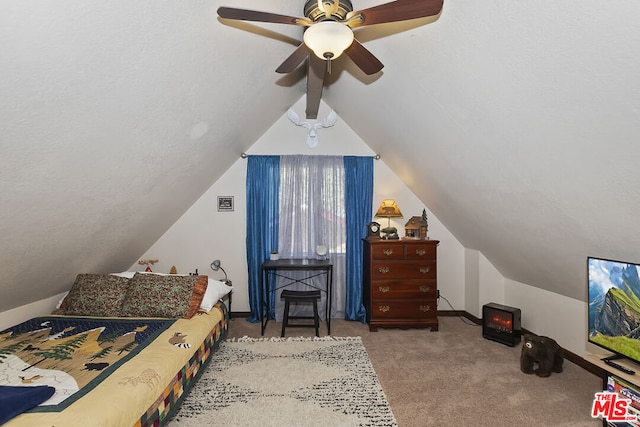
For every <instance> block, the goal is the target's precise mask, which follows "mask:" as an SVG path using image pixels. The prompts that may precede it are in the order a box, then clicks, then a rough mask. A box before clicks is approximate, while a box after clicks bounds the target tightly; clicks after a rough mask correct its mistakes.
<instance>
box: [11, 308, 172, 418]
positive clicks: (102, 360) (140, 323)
mask: <svg viewBox="0 0 640 427" xmlns="http://www.w3.org/2000/svg"><path fill="white" fill-rule="evenodd" d="M174 322H175V320H174V319H110V318H84V317H54V316H51V317H37V318H34V319H31V320H28V321H26V322H24V323H21V324H19V325H16V326H14V327H12V328H9V329H7V330H5V331H2V332H0V384H2V385H11V386H24V385H48V386H51V387H55V389H56V391H55V393H54V395H53V396H52V397H51V398H50V399H48V400H47V401H45V402H44V403H42V404H41V405H40V406H38V407H36V408H34V409H31V411H61V410H63V409H64V408H66V407H68V406H69V405H70V404H72V403H73V402H75V401H76V400H77V399H78V398H80V397H82V396H83V395H84V394H86V393H87V392H89V391H90V390H91V389H93V388H94V387H95V386H96V385H98V384H99V383H100V382H101V381H102V380H103V379H104V378H106V377H107V376H108V375H109V374H111V372H113V371H114V370H115V369H117V367H118V366H120V365H121V364H122V363H124V362H126V361H127V360H129V359H130V358H131V357H133V356H134V355H136V354H137V353H138V352H140V350H142V349H143V348H145V347H146V346H147V345H148V344H149V343H150V342H152V341H153V340H154V339H155V338H156V337H157V336H158V335H159V334H160V333H161V332H163V331H164V330H165V329H167V328H168V327H169V326H171V324H173V323H174Z"/></svg>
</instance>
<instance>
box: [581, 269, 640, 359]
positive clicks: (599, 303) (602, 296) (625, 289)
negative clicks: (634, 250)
mask: <svg viewBox="0 0 640 427" xmlns="http://www.w3.org/2000/svg"><path fill="white" fill-rule="evenodd" d="M639 271H640V264H634V263H630V262H623V261H613V260H609V259H602V258H593V257H588V258H587V277H588V286H589V297H588V298H589V314H588V321H589V328H588V329H589V337H588V339H589V342H590V343H593V344H595V345H597V346H600V347H602V348H604V349H606V350H609V351H611V352H612V353H614V354H615V355H616V356H618V357H626V358H629V359H632V360H634V361H636V362H640V275H639ZM613 358H615V356H614V357H613ZM613 358H612V359H613ZM614 365H615V364H614Z"/></svg>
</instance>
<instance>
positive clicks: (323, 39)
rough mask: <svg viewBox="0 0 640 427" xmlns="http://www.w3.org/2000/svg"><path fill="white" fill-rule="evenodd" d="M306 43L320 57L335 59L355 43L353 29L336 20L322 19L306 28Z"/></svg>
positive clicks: (304, 37) (304, 36)
mask: <svg viewBox="0 0 640 427" xmlns="http://www.w3.org/2000/svg"><path fill="white" fill-rule="evenodd" d="M302 38H303V40H304V44H306V45H307V47H308V48H309V49H311V50H312V51H313V53H315V54H316V56H317V57H318V58H320V59H335V58H337V57H338V56H340V55H342V52H344V50H345V49H346V48H348V47H349V46H351V43H353V31H351V29H350V28H349V27H347V26H346V25H344V24H341V23H339V22H336V21H322V22H318V23H315V24H313V25H312V26H310V27H309V28H307V29H306V31H305V32H304V35H303V37H302Z"/></svg>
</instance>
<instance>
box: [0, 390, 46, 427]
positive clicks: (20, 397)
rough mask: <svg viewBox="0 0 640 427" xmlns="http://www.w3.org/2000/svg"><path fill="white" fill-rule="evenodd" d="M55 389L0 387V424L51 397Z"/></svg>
mask: <svg viewBox="0 0 640 427" xmlns="http://www.w3.org/2000/svg"><path fill="white" fill-rule="evenodd" d="M55 391H56V389H55V388H53V387H50V386H46V385H40V386H4V385H3V386H0V424H4V423H5V422H7V421H9V420H10V419H11V418H13V417H15V416H16V415H20V414H21V413H23V412H24V411H26V410H27V409H31V408H33V407H34V406H38V405H39V404H41V403H42V402H44V401H45V400H47V399H49V398H50V397H51V396H53V393H54V392H55Z"/></svg>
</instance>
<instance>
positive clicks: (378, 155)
mask: <svg viewBox="0 0 640 427" xmlns="http://www.w3.org/2000/svg"><path fill="white" fill-rule="evenodd" d="M240 157H241V158H243V159H246V158H247V157H249V155H248V154H247V153H242V154H240ZM372 157H373V159H374V160H380V154H376V155H375V156H372Z"/></svg>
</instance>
